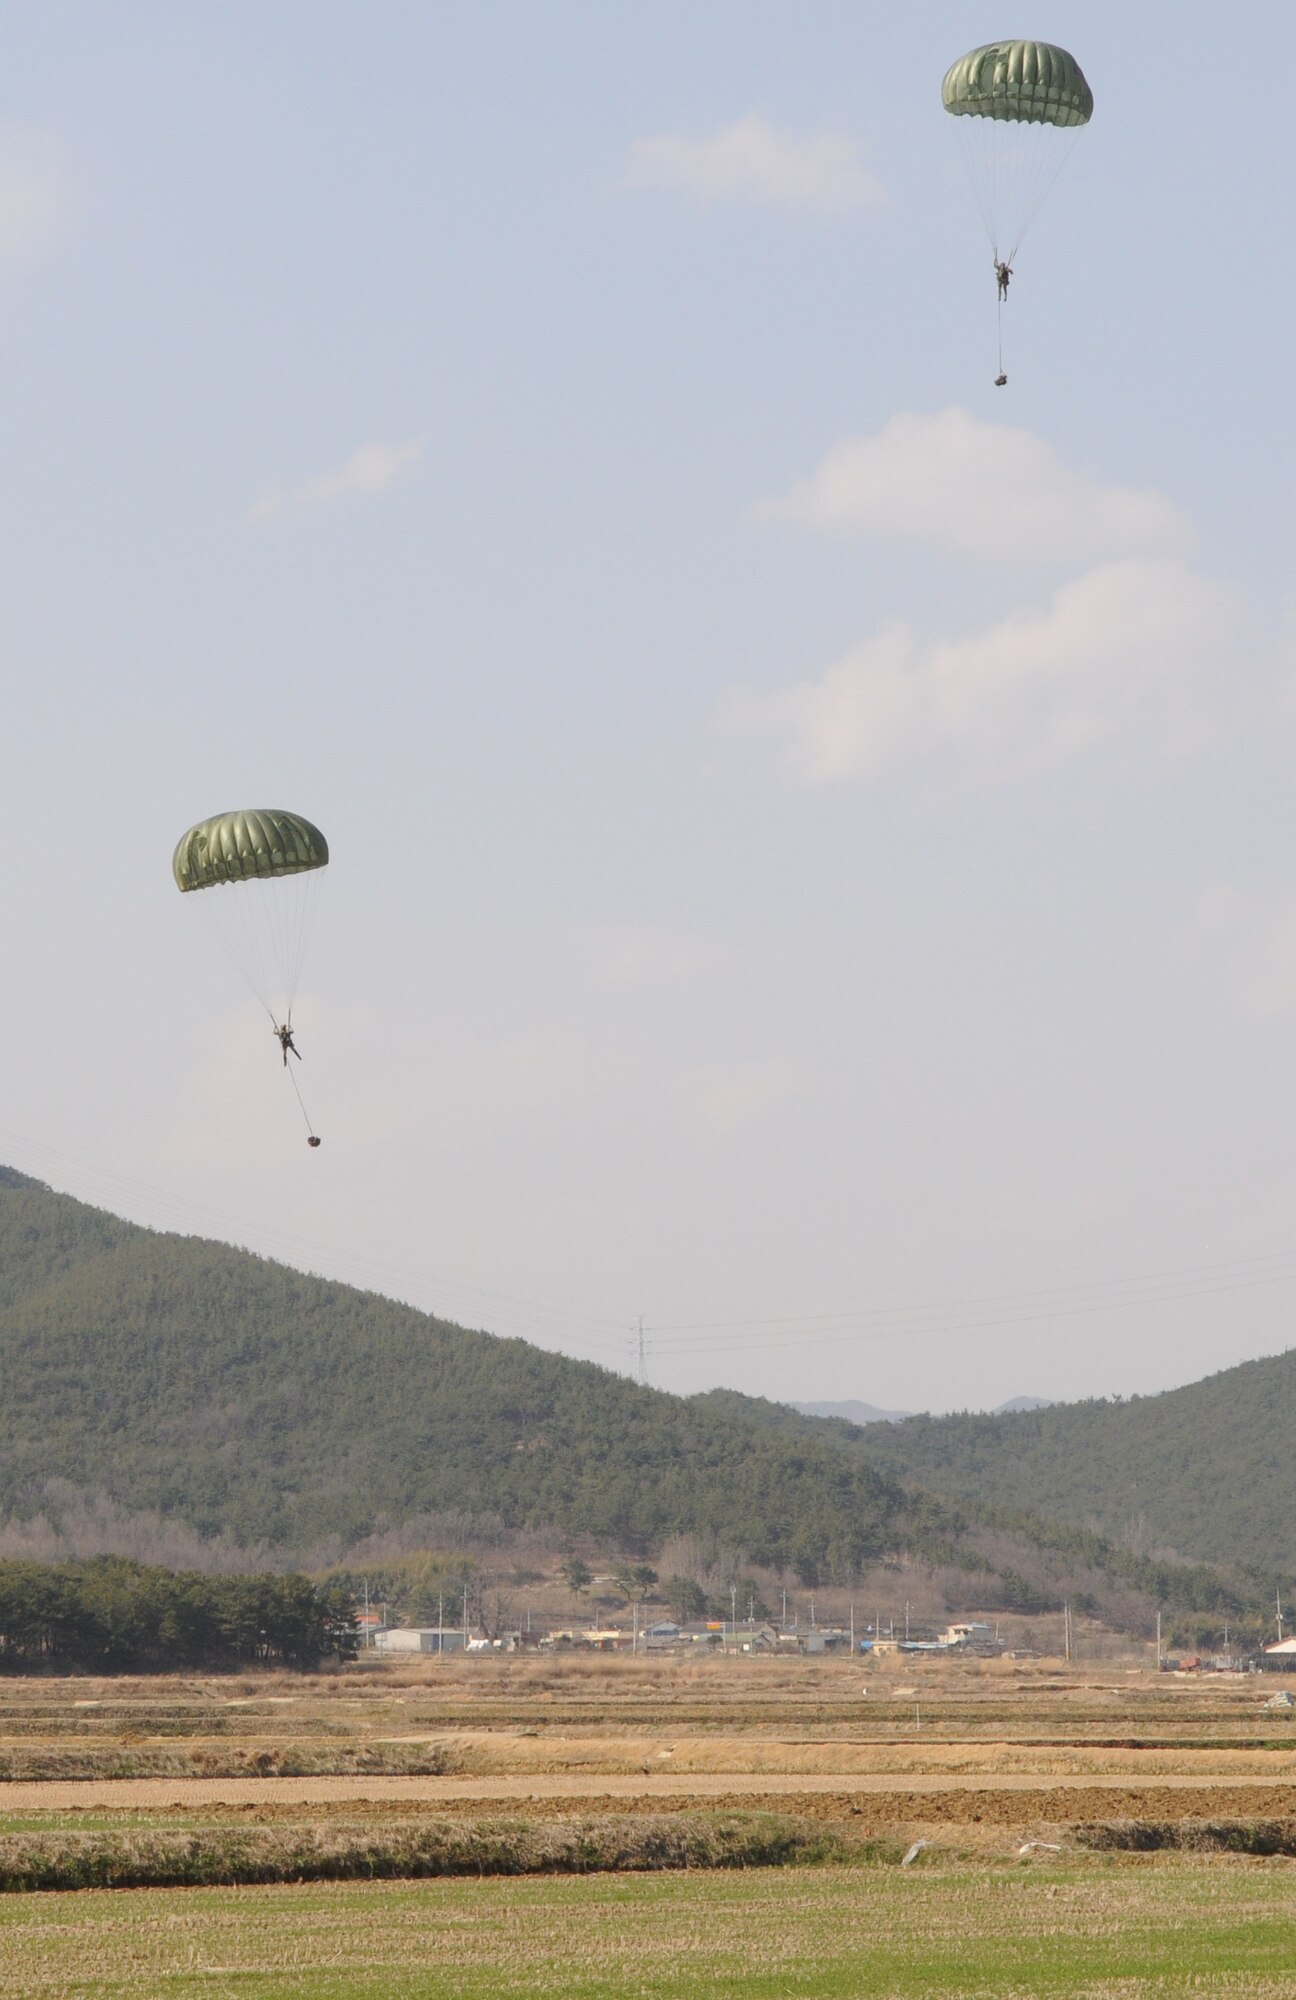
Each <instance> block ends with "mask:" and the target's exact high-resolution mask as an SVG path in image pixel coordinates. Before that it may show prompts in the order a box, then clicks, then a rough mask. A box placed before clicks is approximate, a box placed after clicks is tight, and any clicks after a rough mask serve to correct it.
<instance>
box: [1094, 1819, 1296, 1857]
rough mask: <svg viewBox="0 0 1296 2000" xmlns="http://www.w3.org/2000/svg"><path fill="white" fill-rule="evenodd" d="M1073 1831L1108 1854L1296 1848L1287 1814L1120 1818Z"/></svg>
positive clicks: (1282, 1851) (1295, 1851)
mask: <svg viewBox="0 0 1296 2000" xmlns="http://www.w3.org/2000/svg"><path fill="white" fill-rule="evenodd" d="M1072 1833H1073V1835H1074V1837H1075V1839H1076V1841H1077V1842H1078V1843H1079V1845H1080V1846H1081V1847H1089V1848H1093V1849H1094V1850H1096V1851H1098V1852H1101V1853H1108V1854H1111V1853H1117V1854H1159V1853H1161V1852H1163V1851H1165V1850H1166V1849H1173V1850H1175V1851H1177V1852H1179V1853H1184V1854H1296V1820H1290V1819H1180V1820H1149V1819H1121V1820H1111V1821H1108V1822H1106V1823H1104V1824H1101V1825H1097V1826H1093V1825H1088V1826H1077V1827H1073V1828H1072Z"/></svg>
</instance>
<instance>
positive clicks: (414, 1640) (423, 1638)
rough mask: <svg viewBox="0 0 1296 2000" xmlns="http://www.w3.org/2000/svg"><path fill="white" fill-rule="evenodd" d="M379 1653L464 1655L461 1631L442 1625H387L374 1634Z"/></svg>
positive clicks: (376, 1649) (375, 1647)
mask: <svg viewBox="0 0 1296 2000" xmlns="http://www.w3.org/2000/svg"><path fill="white" fill-rule="evenodd" d="M373 1642H374V1651H375V1652H378V1653H462V1652H463V1650H464V1635H463V1632H462V1630H461V1629H458V1628H456V1627H454V1626H441V1625H387V1626H385V1627H384V1628H383V1630H382V1631H381V1632H375V1633H374V1640H373Z"/></svg>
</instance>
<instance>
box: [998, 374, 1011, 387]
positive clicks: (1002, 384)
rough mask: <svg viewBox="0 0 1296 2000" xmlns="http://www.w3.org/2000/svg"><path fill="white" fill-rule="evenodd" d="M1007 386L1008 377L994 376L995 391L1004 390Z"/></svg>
mask: <svg viewBox="0 0 1296 2000" xmlns="http://www.w3.org/2000/svg"><path fill="white" fill-rule="evenodd" d="M1007 385H1008V377H1007V376H1006V375H996V376H995V388H996V389H1004V388H1006V387H1007Z"/></svg>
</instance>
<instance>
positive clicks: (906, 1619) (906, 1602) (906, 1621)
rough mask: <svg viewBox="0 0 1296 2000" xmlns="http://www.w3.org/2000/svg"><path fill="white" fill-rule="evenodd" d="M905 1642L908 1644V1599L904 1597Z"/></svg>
mask: <svg viewBox="0 0 1296 2000" xmlns="http://www.w3.org/2000/svg"><path fill="white" fill-rule="evenodd" d="M905 1644H906V1646H907V1645H908V1644H909V1599H908V1598H907V1597H906V1599H905Z"/></svg>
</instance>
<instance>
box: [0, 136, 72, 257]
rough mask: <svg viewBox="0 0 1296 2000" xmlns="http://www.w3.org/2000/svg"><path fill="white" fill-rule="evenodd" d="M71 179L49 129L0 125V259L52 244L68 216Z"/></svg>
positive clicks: (39, 251) (50, 247)
mask: <svg viewBox="0 0 1296 2000" xmlns="http://www.w3.org/2000/svg"><path fill="white" fill-rule="evenodd" d="M71 212H72V183H71V179H70V177H69V175H68V173H67V170H66V168H65V167H64V164H63V159H62V155H61V153H60V150H59V147H58V143H57V141H56V140H55V139H54V138H53V136H52V134H50V133H48V132H43V131H40V130H39V129H37V128H35V127H31V126H21V125H9V126H0V261H3V262H5V263H15V264H17V263H27V262H29V261H30V260H31V259H32V258H34V257H40V256H43V255H45V253H46V252H47V251H50V250H53V249H54V248H55V247H56V246H57V244H58V242H59V240H60V239H61V237H62V236H63V234H64V232H65V230H66V229H67V226H68V223H69V221H70V220H71Z"/></svg>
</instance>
